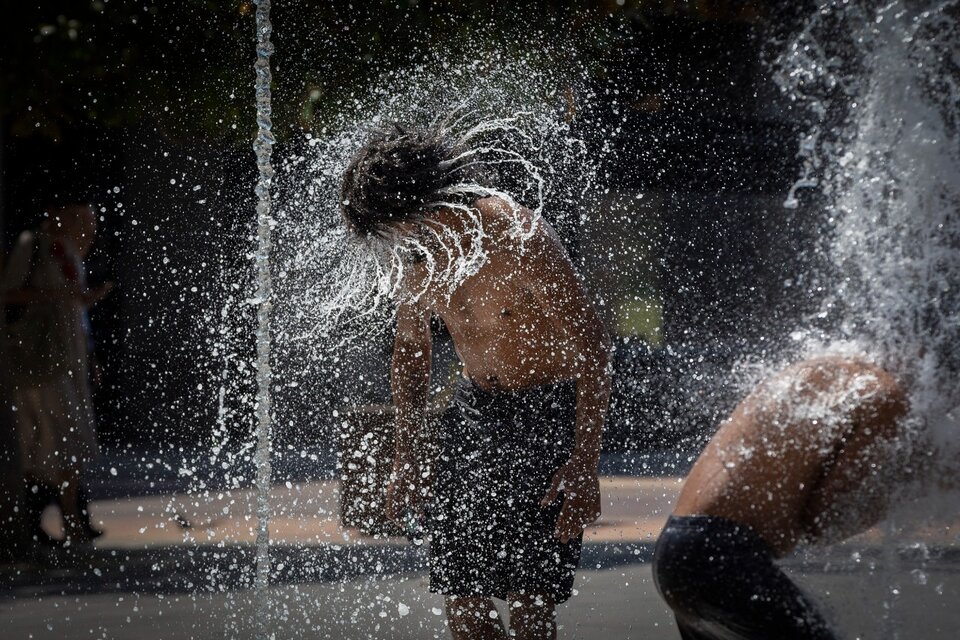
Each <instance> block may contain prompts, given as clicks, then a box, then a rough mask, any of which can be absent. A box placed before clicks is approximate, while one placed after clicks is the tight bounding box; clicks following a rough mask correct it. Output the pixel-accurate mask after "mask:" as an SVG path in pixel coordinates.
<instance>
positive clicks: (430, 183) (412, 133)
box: [340, 124, 457, 237]
mask: <svg viewBox="0 0 960 640" xmlns="http://www.w3.org/2000/svg"><path fill="white" fill-rule="evenodd" d="M452 155H453V149H452V147H451V145H450V144H449V143H448V142H447V141H446V140H444V139H443V138H442V137H441V136H440V135H438V134H436V133H432V132H430V131H428V130H422V129H413V128H404V127H402V126H400V125H399V124H394V125H393V126H392V127H391V128H390V129H389V130H386V131H381V132H378V133H375V134H374V135H373V136H371V138H370V139H369V140H368V141H367V143H366V144H364V145H363V146H362V147H361V148H360V150H359V151H357V153H356V154H355V155H354V156H353V159H351V161H350V164H349V166H348V167H347V170H346V171H345V172H344V175H343V184H342V186H341V189H340V203H341V204H340V210H341V212H342V214H343V217H344V220H345V221H346V222H347V225H348V226H349V228H350V229H351V231H353V232H354V233H355V234H357V235H359V236H363V237H368V236H371V235H386V234H388V233H389V230H390V227H391V225H393V224H396V223H398V222H406V221H410V220H416V219H418V218H421V217H422V216H423V215H424V214H425V213H427V209H428V207H429V205H430V204H431V203H434V202H437V201H439V200H442V199H443V196H442V194H441V193H440V191H441V190H442V189H443V188H444V187H447V186H449V185H451V184H453V183H454V182H456V180H457V178H456V176H455V173H456V171H451V168H450V167H449V166H448V164H447V163H445V161H447V160H449V159H450V157H451V156H452Z"/></svg>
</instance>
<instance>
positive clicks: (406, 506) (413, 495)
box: [385, 455, 425, 527]
mask: <svg viewBox="0 0 960 640" xmlns="http://www.w3.org/2000/svg"><path fill="white" fill-rule="evenodd" d="M424 487H425V482H424V480H423V478H421V471H420V467H419V465H418V464H417V462H416V460H414V459H413V456H402V455H400V456H397V457H396V458H395V459H394V461H393V471H392V472H391V473H390V483H389V484H388V485H387V500H386V504H385V511H386V515H387V519H389V520H391V521H393V522H394V523H396V524H397V525H399V526H401V527H406V524H407V523H406V520H405V519H406V515H407V513H408V512H409V511H413V512H414V513H418V514H419V513H422V512H423V502H424Z"/></svg>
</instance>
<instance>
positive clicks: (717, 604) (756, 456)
mask: <svg viewBox="0 0 960 640" xmlns="http://www.w3.org/2000/svg"><path fill="white" fill-rule="evenodd" d="M906 407H907V405H906V398H905V394H904V392H903V390H902V389H901V388H900V386H899V385H898V384H897V383H896V382H895V381H894V380H893V378H892V377H891V376H890V374H888V373H887V372H885V371H883V370H882V369H879V368H878V367H876V366H873V365H871V364H868V363H867V362H864V361H861V360H858V359H850V358H843V357H821V358H814V359H810V360H805V361H803V362H800V363H797V364H795V365H793V366H791V367H789V368H787V369H785V370H784V371H782V372H780V373H778V374H776V375H774V376H773V377H771V378H770V379H768V380H766V381H764V382H763V383H762V384H760V385H759V386H758V387H757V388H756V389H754V390H753V391H752V392H751V393H750V394H749V395H748V396H747V397H746V398H745V399H744V400H743V401H742V402H741V403H740V404H739V405H738V406H737V407H736V409H735V410H734V411H733V414H732V415H731V416H730V418H729V419H727V421H726V422H725V423H724V424H723V425H722V426H721V427H720V430H719V431H718V432H717V434H716V435H715V436H714V438H713V440H711V441H710V443H709V444H708V445H707V447H706V449H705V450H704V452H703V454H702V455H701V456H700V458H699V459H698V460H697V462H696V464H694V466H693V469H692V470H691V471H690V475H689V476H687V480H686V482H685V483H684V486H683V489H682V491H681V493H680V497H679V499H678V501H677V506H676V508H675V509H674V511H673V515H672V516H671V517H670V519H669V520H668V521H667V524H666V526H665V527H664V529H663V532H662V533H661V535H660V540H659V541H658V542H657V548H656V552H655V554H654V565H653V572H654V580H655V582H656V584H657V588H658V589H659V590H660V593H661V595H663V597H664V599H665V600H666V601H667V603H668V604H669V605H670V607H671V608H672V609H673V611H674V613H675V614H676V618H677V626H678V627H679V628H680V636H681V637H682V638H684V640H708V639H720V638H723V639H728V638H738V639H744V640H754V639H755V640H770V639H771V638H778V639H783V640H799V639H801V638H802V639H818V640H821V639H822V640H827V639H833V638H835V636H834V634H833V632H832V631H831V630H830V628H829V626H828V625H827V623H826V622H825V621H824V620H823V618H822V617H821V616H820V614H819V613H818V612H817V609H816V606H815V605H814V604H813V603H812V602H811V601H810V600H809V599H808V598H807V597H806V596H805V595H804V594H803V593H802V592H801V591H800V590H799V589H798V588H797V587H796V585H794V584H793V582H791V581H790V579H789V578H788V577H787V576H786V575H785V574H784V573H783V572H782V571H781V570H780V569H779V568H778V567H777V566H776V565H775V564H774V558H778V557H781V556H784V555H786V554H787V553H789V552H790V551H792V550H793V549H794V548H795V547H796V546H797V545H798V544H800V543H801V542H806V543H821V544H827V543H831V542H837V541H839V540H842V539H844V538H847V537H849V536H852V535H854V534H856V533H859V532H861V531H863V530H865V529H867V528H868V527H870V526H872V525H873V524H875V523H876V522H877V521H878V520H879V519H880V518H881V517H882V516H883V513H884V511H885V507H886V498H887V497H888V494H889V492H888V489H889V487H888V486H886V484H885V483H884V481H883V479H884V478H883V477H884V476H885V475H886V474H887V473H889V472H890V470H891V466H892V465H891V464H890V462H891V460H890V458H889V452H890V445H891V442H892V441H893V440H894V439H895V437H896V435H897V432H898V421H899V419H900V418H901V417H902V416H903V415H904V414H905V413H906Z"/></svg>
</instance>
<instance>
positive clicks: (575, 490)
mask: <svg viewBox="0 0 960 640" xmlns="http://www.w3.org/2000/svg"><path fill="white" fill-rule="evenodd" d="M539 224H541V225H543V229H542V230H541V231H539V232H538V233H537V234H535V236H534V238H532V239H531V241H530V242H531V244H530V247H529V250H530V252H531V255H530V257H531V259H532V260H533V261H534V262H535V263H536V264H535V265H534V267H535V272H539V273H543V274H544V285H545V286H544V290H543V295H546V296H550V297H551V299H552V303H553V304H554V305H557V306H559V311H560V313H561V314H562V315H563V316H564V317H566V318H570V319H571V320H572V322H573V325H574V330H575V331H576V334H577V337H578V343H579V349H578V354H577V357H578V359H579V366H578V367H577V416H576V444H575V447H574V451H573V455H572V456H571V457H570V460H569V462H567V463H566V464H565V465H564V466H563V467H561V468H560V470H559V471H558V472H557V473H556V474H555V476H554V478H553V483H552V484H551V486H550V489H549V490H548V491H547V494H546V495H545V496H544V498H543V504H544V505H547V504H550V503H551V502H553V500H555V499H556V498H557V496H558V495H559V492H560V491H561V490H562V491H563V493H564V503H563V507H562V508H561V511H560V516H559V518H558V519H557V530H556V535H557V537H558V538H560V540H561V541H562V542H566V541H568V540H569V539H570V538H572V537H574V536H576V535H579V533H580V532H581V531H583V528H584V527H586V526H587V525H588V524H590V523H591V522H594V521H595V520H596V519H597V518H599V517H600V485H599V478H598V476H597V465H598V463H599V460H600V448H601V443H602V440H603V421H604V418H605V416H606V411H607V405H608V403H609V400H610V338H609V336H608V334H607V331H606V329H605V328H604V326H603V322H602V321H601V320H600V317H599V315H597V312H596V310H595V309H594V308H593V305H592V304H591V303H590V300H589V298H588V296H587V292H586V290H585V289H584V287H583V285H582V284H581V282H580V279H579V278H578V277H577V274H576V272H575V271H574V269H573V264H572V263H571V261H570V258H569V256H568V255H567V252H566V251H565V250H564V249H563V245H562V244H561V243H560V240H559V238H558V237H557V236H556V234H555V233H554V231H553V229H552V228H550V226H549V225H548V224H547V223H546V221H544V220H540V221H539Z"/></svg>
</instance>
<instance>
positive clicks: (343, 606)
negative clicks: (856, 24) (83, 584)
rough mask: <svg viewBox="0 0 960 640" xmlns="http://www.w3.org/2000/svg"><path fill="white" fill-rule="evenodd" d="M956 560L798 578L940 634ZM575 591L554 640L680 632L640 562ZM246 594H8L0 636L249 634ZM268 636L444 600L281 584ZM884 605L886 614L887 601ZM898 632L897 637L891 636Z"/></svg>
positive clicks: (342, 586) (846, 609)
mask: <svg viewBox="0 0 960 640" xmlns="http://www.w3.org/2000/svg"><path fill="white" fill-rule="evenodd" d="M958 568H960V567H957V566H955V565H954V566H950V567H941V568H938V569H927V570H926V571H925V572H924V576H925V578H924V579H925V581H926V584H921V582H922V580H919V579H918V578H917V577H916V575H915V574H914V575H911V573H910V571H905V572H903V573H900V574H898V582H899V586H898V590H899V594H898V595H897V596H896V598H895V600H891V593H890V586H889V585H890V582H888V581H887V580H885V579H883V576H881V575H880V574H877V573H871V572H870V571H869V570H867V569H866V568H865V567H861V568H860V569H859V570H855V571H853V572H847V571H831V572H827V573H824V572H822V571H816V572H811V571H809V570H808V571H804V572H803V575H802V576H801V577H800V578H798V580H799V581H801V582H802V583H803V584H804V585H805V586H806V587H807V588H808V590H809V591H811V592H812V593H814V594H816V597H817V599H818V600H819V601H820V602H822V603H824V605H825V608H826V609H827V610H828V612H829V616H830V617H831V618H832V620H833V621H834V622H835V623H836V624H837V626H838V627H840V628H841V629H842V630H843V632H844V634H845V635H844V637H846V638H850V639H852V638H860V639H862V640H876V639H880V638H900V639H901V640H913V639H918V640H920V639H922V640H938V639H944V640H946V639H948V638H949V639H952V638H955V637H956V629H957V627H958V625H960V611H958V610H957V606H956V603H957V602H960V574H958V573H957V569H958ZM577 590H578V593H577V595H576V596H574V598H573V599H571V600H570V602H568V603H567V604H566V605H564V606H563V607H562V608H561V610H560V618H559V619H560V624H561V625H562V629H561V631H560V636H559V637H560V638H582V639H584V640H594V639H596V640H613V639H618V638H624V639H627V638H630V639H633V638H652V639H661V638H663V639H671V638H679V636H678V635H677V633H676V629H675V627H674V624H673V620H672V617H671V616H670V614H669V611H668V610H667V608H666V606H665V605H664V604H663V602H662V601H661V600H660V599H659V597H658V596H657V594H656V592H655V590H654V587H653V584H652V582H651V579H650V568H649V564H647V563H642V562H641V563H635V564H628V565H621V566H617V567H615V568H608V569H603V570H596V569H593V570H589V569H587V570H584V571H582V572H581V573H580V575H579V577H578V580H577ZM251 593H252V592H250V591H240V592H230V593H215V594H210V593H204V594H198V595H190V594H183V593H179V594H178V593H165V594H164V593H146V594H139V595H138V594H134V593H127V592H117V593H88V594H74V595H70V596H44V597H40V598H33V597H31V598H27V599H20V598H15V599H11V598H7V599H5V600H4V601H2V603H0V611H2V616H3V619H4V632H3V637H4V638H10V639H11V640H14V639H20V638H56V639H59V640H73V639H77V640H80V639H89V638H115V639H117V640H121V639H124V640H125V639H129V640H154V639H157V640H159V639H164V640H166V639H171V638H198V639H199V638H253V637H254V635H253V632H252V620H251V617H252V616H253V611H254V606H253V603H252V602H251ZM270 596H271V599H272V610H273V611H274V614H275V622H274V624H273V625H272V628H273V629H274V631H275V637H276V638H277V639H282V638H298V639H299V638H303V639H308V638H331V639H343V640H354V639H356V640H360V639H364V640H366V639H369V638H384V639H395V640H401V639H402V640H413V639H425V638H447V637H449V635H448V633H447V631H446V629H445V627H444V619H443V616H442V614H441V607H442V602H441V599H440V598H439V597H438V596H435V595H433V594H430V593H428V591H427V588H426V577H425V575H424V574H423V573H422V572H415V573H404V574H400V575H393V576H389V577H376V578H375V577H370V576H366V577H359V578H354V579H350V580H346V581H342V582H322V583H311V584H297V585H284V586H279V587H274V588H273V589H272V590H271V594H270ZM890 602H893V608H892V615H888V613H887V612H888V611H889V610H888V609H887V608H886V607H885V603H890ZM894 629H896V635H894V631H893V630H894Z"/></svg>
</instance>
